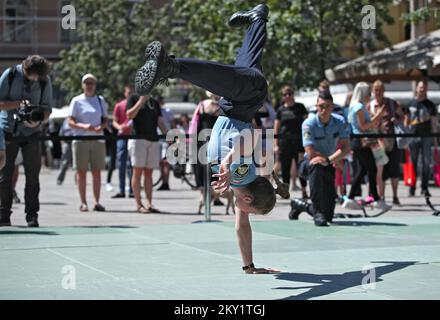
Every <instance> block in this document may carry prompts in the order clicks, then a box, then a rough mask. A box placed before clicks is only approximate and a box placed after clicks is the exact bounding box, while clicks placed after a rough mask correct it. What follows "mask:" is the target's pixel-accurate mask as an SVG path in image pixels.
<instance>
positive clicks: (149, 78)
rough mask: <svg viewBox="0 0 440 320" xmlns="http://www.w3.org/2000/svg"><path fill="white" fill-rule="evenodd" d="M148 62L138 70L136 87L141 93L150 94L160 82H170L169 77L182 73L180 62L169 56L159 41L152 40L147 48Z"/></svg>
mask: <svg viewBox="0 0 440 320" xmlns="http://www.w3.org/2000/svg"><path fill="white" fill-rule="evenodd" d="M145 56H146V62H145V64H144V65H143V67H141V68H140V69H139V70H138V71H137V72H136V77H135V79H134V88H135V91H136V93H137V94H139V95H148V94H149V93H150V92H151V90H153V88H154V87H155V86H157V85H158V84H166V85H167V84H168V78H176V77H177V75H178V74H179V73H180V71H179V69H180V66H179V63H178V62H177V61H176V60H175V59H174V57H173V56H168V54H167V53H166V51H165V48H164V47H163V45H162V43H160V42H159V41H154V42H151V43H150V44H149V45H148V46H147V48H146V49H145Z"/></svg>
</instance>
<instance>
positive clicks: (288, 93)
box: [283, 92, 292, 97]
mask: <svg viewBox="0 0 440 320" xmlns="http://www.w3.org/2000/svg"><path fill="white" fill-rule="evenodd" d="M291 96H292V93H291V92H287V93H283V97H291Z"/></svg>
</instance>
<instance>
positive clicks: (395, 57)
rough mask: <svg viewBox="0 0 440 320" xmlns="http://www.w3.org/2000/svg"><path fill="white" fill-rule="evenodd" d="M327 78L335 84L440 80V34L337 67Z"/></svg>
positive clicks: (411, 41)
mask: <svg viewBox="0 0 440 320" xmlns="http://www.w3.org/2000/svg"><path fill="white" fill-rule="evenodd" d="M325 75H326V77H327V79H328V80H329V81H330V82H333V83H347V82H350V83H354V82H358V81H370V82H371V81H374V80H377V79H380V80H382V81H391V80H419V79H422V78H424V77H426V76H428V77H429V78H431V79H433V80H440V30H436V31H433V32H431V33H428V34H426V35H423V36H420V37H418V38H417V39H415V40H408V41H405V42H401V43H398V44H396V45H394V46H392V47H389V48H386V49H384V50H380V51H377V52H375V53H372V54H369V55H365V56H362V57H359V58H357V59H354V60H351V61H348V62H346V63H343V64H340V65H337V66H336V67H334V68H332V69H327V70H326V71H325Z"/></svg>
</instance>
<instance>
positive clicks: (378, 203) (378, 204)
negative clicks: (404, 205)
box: [373, 200, 393, 211]
mask: <svg viewBox="0 0 440 320" xmlns="http://www.w3.org/2000/svg"><path fill="white" fill-rule="evenodd" d="M392 207H393V206H390V205H389V204H386V202H385V201H383V200H379V201H375V202H374V203H373V208H374V209H379V210H382V211H388V210H390V209H391V208H392Z"/></svg>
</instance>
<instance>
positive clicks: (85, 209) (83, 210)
mask: <svg viewBox="0 0 440 320" xmlns="http://www.w3.org/2000/svg"><path fill="white" fill-rule="evenodd" d="M79 211H81V212H87V211H89V207H87V205H86V204H85V203H83V204H81V206H80V207H79Z"/></svg>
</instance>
